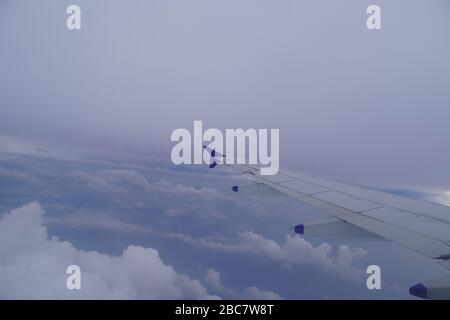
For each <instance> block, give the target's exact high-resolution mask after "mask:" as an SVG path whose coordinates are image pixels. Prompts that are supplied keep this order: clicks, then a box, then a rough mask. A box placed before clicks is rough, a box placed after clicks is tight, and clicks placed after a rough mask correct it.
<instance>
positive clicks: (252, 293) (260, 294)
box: [205, 269, 281, 300]
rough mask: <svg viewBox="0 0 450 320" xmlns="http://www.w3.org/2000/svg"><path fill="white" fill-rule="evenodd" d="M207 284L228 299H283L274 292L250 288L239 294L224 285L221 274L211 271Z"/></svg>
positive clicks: (206, 280)
mask: <svg viewBox="0 0 450 320" xmlns="http://www.w3.org/2000/svg"><path fill="white" fill-rule="evenodd" d="M205 282H206V284H208V285H209V287H210V288H211V290H212V291H214V292H217V293H218V294H220V295H221V296H223V297H225V298H228V299H246V300H280V299H281V297H280V296H279V295H278V294H277V293H275V292H272V291H268V290H261V289H258V288H256V287H248V288H246V289H245V290H244V291H242V292H238V291H236V290H234V289H231V288H229V287H227V286H225V285H223V284H222V281H221V278H220V272H219V271H217V270H214V269H209V270H208V273H207V274H206V276H205Z"/></svg>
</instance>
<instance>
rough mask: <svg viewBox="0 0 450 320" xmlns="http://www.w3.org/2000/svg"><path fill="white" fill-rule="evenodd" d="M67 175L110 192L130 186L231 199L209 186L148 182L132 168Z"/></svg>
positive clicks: (149, 190)
mask: <svg viewBox="0 0 450 320" xmlns="http://www.w3.org/2000/svg"><path fill="white" fill-rule="evenodd" d="M69 177H71V178H73V179H75V180H77V181H79V182H81V183H83V184H85V185H87V186H88V187H90V188H93V189H95V190H98V191H103V192H110V193H127V192H129V191H130V188H134V189H139V190H142V191H147V192H158V193H163V194H167V195H175V196H184V197H196V198H200V199H203V200H214V201H217V200H232V199H233V198H232V197H228V196H226V195H224V194H223V193H221V192H219V191H217V190H215V189H213V188H210V187H201V188H194V187H191V186H186V185H183V184H180V183H174V182H171V181H168V180H165V179H161V180H160V181H157V182H153V183H150V182H149V181H148V180H147V179H146V178H145V177H144V176H143V175H142V174H140V173H139V172H137V171H134V170H123V169H113V170H99V171H97V172H93V173H91V172H84V171H80V170H77V171H74V172H71V173H70V174H69Z"/></svg>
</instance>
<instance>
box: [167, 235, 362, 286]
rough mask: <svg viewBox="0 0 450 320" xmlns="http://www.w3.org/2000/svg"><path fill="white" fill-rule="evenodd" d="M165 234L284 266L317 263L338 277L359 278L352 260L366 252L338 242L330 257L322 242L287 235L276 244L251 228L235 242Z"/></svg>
mask: <svg viewBox="0 0 450 320" xmlns="http://www.w3.org/2000/svg"><path fill="white" fill-rule="evenodd" d="M166 236H167V237H169V238H173V239H178V240H180V241H183V242H185V243H188V244H191V245H194V246H197V247H202V248H208V249H211V250H218V251H225V252H231V253H241V254H252V255H258V256H263V257H267V258H269V259H271V260H274V261H277V262H280V263H282V264H283V265H286V266H291V265H311V266H320V267H322V268H324V269H327V270H332V271H334V272H336V273H338V274H340V275H342V276H345V277H349V278H355V279H359V278H360V275H361V270H359V269H357V268H355V267H353V262H354V261H355V260H357V259H363V258H365V257H366V255H367V252H366V251H365V250H363V249H361V248H349V247H348V246H346V245H341V246H339V248H338V249H337V252H336V254H335V256H334V257H333V247H332V246H331V245H330V244H328V243H322V244H320V245H319V246H317V247H314V246H313V244H312V243H310V242H308V241H306V240H305V239H303V238H300V237H299V236H291V235H287V236H286V241H285V243H283V244H281V245H280V244H278V243H277V242H275V241H273V240H271V239H267V238H264V237H263V236H261V235H259V234H257V233H255V232H253V231H244V232H240V233H239V238H240V242H239V243H237V244H236V243H234V244H233V243H224V242H214V241H210V240H207V239H202V238H194V237H191V236H189V235H185V234H180V233H168V234H166Z"/></svg>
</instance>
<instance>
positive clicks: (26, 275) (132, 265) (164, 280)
mask: <svg viewBox="0 0 450 320" xmlns="http://www.w3.org/2000/svg"><path fill="white" fill-rule="evenodd" d="M43 214H44V212H43V210H42V208H41V206H40V204H39V203H37V202H33V203H29V204H27V205H25V206H22V207H20V208H17V209H14V210H11V211H10V212H9V213H6V214H5V215H4V216H3V217H2V219H1V220H0V243H2V244H8V245H2V246H0V283H1V286H0V298H2V299H14V298H20V299H54V298H57V299H58V298H65V299H72V298H74V299H77V298H85V299H91V298H97V299H118V298H122V299H184V298H186V299H198V298H200V299H214V298H218V296H215V295H210V294H209V293H208V291H207V289H206V288H205V287H204V286H203V285H202V284H201V283H200V282H199V281H198V280H195V279H192V278H190V277H189V276H187V275H185V274H182V273H178V272H176V271H175V270H174V268H173V267H172V266H170V265H167V264H165V263H164V262H163V261H162V260H161V258H160V257H159V253H158V251H156V250H154V249H152V248H143V247H140V246H129V247H128V248H126V249H125V250H124V251H123V252H122V254H121V255H119V256H109V255H105V254H101V253H99V252H96V251H90V252H87V251H82V250H78V249H77V248H75V247H74V246H73V245H72V244H71V243H69V242H67V241H61V240H59V239H58V238H55V237H49V235H48V233H47V229H46V227H45V226H44V225H43V223H42V216H43ZM72 264H75V265H79V266H80V268H81V271H82V278H81V279H82V289H81V290H73V291H72V290H67V289H66V279H67V278H66V277H67V274H66V273H65V270H66V268H67V267H68V266H69V265H72Z"/></svg>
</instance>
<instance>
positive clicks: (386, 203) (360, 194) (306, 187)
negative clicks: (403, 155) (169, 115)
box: [207, 149, 450, 299]
mask: <svg viewBox="0 0 450 320" xmlns="http://www.w3.org/2000/svg"><path fill="white" fill-rule="evenodd" d="M207 150H208V151H209V152H210V153H211V155H212V158H213V162H212V164H211V165H210V167H211V168H214V167H215V166H216V165H217V164H221V163H224V162H225V161H223V158H225V159H226V157H225V156H223V155H221V154H219V153H218V152H216V151H215V150H209V149H207ZM218 158H220V161H216V160H214V159H218ZM227 166H230V167H232V168H234V169H236V170H237V171H239V172H241V173H242V174H244V175H247V176H249V177H250V178H252V179H253V180H254V181H255V182H257V183H258V184H263V185H265V186H267V187H269V188H271V189H273V190H276V191H278V192H281V193H283V194H286V195H288V196H290V197H293V198H295V199H297V200H299V201H301V202H302V203H304V204H307V205H311V206H313V207H316V208H318V209H320V210H322V211H324V212H326V213H328V214H329V215H330V216H331V218H330V219H329V220H326V221H323V222H319V223H312V224H299V225H297V226H295V232H296V233H299V234H302V235H303V234H304V235H308V234H311V235H320V234H330V233H333V232H341V233H344V234H345V233H347V234H348V235H350V236H352V235H357V234H361V233H364V232H365V233H366V234H367V235H372V236H378V237H381V238H385V239H388V240H391V241H394V242H396V243H398V244H400V245H402V246H404V247H406V248H409V249H411V250H414V251H416V252H418V253H420V254H422V255H424V256H427V257H429V258H432V259H436V261H438V262H439V263H441V264H442V265H443V266H444V267H445V268H447V269H449V270H450V207H447V206H443V205H439V204H434V203H428V202H421V201H416V200H413V199H409V198H404V197H401V196H396V195H393V194H389V193H384V192H380V191H375V190H370V189H366V188H362V187H356V186H351V185H347V184H343V183H337V182H332V181H327V180H324V179H320V178H317V177H314V176H307V175H303V174H298V173H292V172H287V171H279V172H278V173H277V174H276V175H270V176H269V175H261V174H260V172H259V169H258V167H257V166H254V165H247V164H227ZM233 191H235V192H239V186H233ZM368 238H369V237H368ZM410 293H411V294H412V295H414V296H418V297H422V298H431V299H435V298H436V299H441V298H446V299H449V298H450V276H448V277H445V278H440V279H436V280H432V281H429V282H424V283H420V284H417V285H415V286H412V287H411V288H410Z"/></svg>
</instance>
